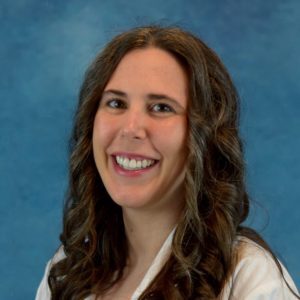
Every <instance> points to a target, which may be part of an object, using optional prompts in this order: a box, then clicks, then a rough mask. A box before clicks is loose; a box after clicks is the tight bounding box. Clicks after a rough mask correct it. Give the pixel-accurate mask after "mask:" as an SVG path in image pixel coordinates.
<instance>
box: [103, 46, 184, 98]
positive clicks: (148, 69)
mask: <svg viewBox="0 0 300 300" xmlns="http://www.w3.org/2000/svg"><path fill="white" fill-rule="evenodd" d="M107 89H121V90H124V91H125V92H133V90H134V91H135V92H136V93H138V92H140V93H143V92H149V93H167V94H168V95H169V96H172V97H177V98H181V99H183V100H184V101H187V97H188V77H187V74H186V71H185V69H184V68H183V67H182V65H181V64H180V63H179V62H178V61H177V59H176V58H175V57H174V56H173V55H172V54H171V53H169V52H167V51H165V50H162V49H159V48H155V47H148V48H145V49H134V50H132V51H130V52H128V53H127V54H126V55H125V56H124V57H123V58H122V60H121V61H120V63H119V64H118V66H117V68H116V70H115V71H114V73H113V74H112V76H111V78H110V80H109V81H108V83H107V85H106V87H105V90H107Z"/></svg>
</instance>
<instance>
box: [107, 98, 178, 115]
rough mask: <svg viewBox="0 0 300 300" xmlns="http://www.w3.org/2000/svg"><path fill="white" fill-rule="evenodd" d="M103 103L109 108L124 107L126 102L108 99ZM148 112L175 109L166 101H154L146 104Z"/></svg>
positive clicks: (163, 111) (168, 111) (164, 111)
mask: <svg viewBox="0 0 300 300" xmlns="http://www.w3.org/2000/svg"><path fill="white" fill-rule="evenodd" d="M105 105H106V106H107V107H109V108H111V109H126V108H127V104H126V102H125V101H123V100H121V99H110V100H108V101H107V102H106V103H105ZM148 109H149V111H150V112H153V113H174V112H175V110H174V108H173V107H172V106H170V105H168V104H166V103H154V104H151V105H149V106H148Z"/></svg>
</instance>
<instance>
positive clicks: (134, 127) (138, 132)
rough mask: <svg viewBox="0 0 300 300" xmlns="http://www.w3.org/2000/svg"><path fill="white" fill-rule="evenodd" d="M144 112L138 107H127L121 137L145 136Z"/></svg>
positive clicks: (141, 137)
mask: <svg viewBox="0 0 300 300" xmlns="http://www.w3.org/2000/svg"><path fill="white" fill-rule="evenodd" d="M146 117H147V116H146V114H145V113H144V112H143V111H142V110H140V109H128V111H127V113H126V114H125V115H124V123H123V128H122V130H121V135H122V137H126V138H130V139H135V140H143V139H144V138H146V136H147V133H146Z"/></svg>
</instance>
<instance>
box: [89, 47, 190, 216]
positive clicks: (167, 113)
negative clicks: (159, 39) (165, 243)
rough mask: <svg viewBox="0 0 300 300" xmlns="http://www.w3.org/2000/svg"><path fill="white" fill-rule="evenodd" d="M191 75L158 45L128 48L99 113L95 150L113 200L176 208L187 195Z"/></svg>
mask: <svg viewBox="0 0 300 300" xmlns="http://www.w3.org/2000/svg"><path fill="white" fill-rule="evenodd" d="M187 102H188V79H187V75H186V73H185V70H184V69H183V67H182V66H181V65H180V64H179V63H178V62H177V60H176V59H175V58H174V57H173V56H172V55H171V54H169V53H168V52H166V51H164V50H160V49H158V48H154V47H150V48H146V49H137V50H132V51H131V52H129V53H127V54H126V55H125V56H124V57H123V59H122V60H121V62H120V63H119V65H118V66H117V68H116V70H115V72H114V73H113V75H112V77H111V78H110V80H109V82H108V83H107V85H106V87H105V89H104V92H103V95H102V98H101V102H100V105H99V108H98V111H97V113H96V117H95V120H94V129H93V152H94V159H95V162H96V166H97V169H98V171H99V174H100V176H101V178H102V181H103V183H104V185H105V187H106V189H107V191H108V193H109V194H110V196H111V198H112V199H113V201H115V202H116V203H117V204H119V205H120V206H122V207H123V208H126V207H128V208H135V209H141V208H147V209H149V208H155V209H159V210H161V209H164V208H167V209H170V208H172V207H179V204H180V203H181V202H182V201H183V197H184V195H183V194H184V189H183V181H184V177H185V168H186V166H185V165H186V157H187V146H186V142H187V141H186V140H187Z"/></svg>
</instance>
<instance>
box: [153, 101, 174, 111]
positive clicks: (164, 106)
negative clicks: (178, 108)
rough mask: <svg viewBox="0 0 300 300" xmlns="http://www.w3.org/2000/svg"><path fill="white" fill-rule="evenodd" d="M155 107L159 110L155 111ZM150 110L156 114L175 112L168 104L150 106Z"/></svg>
mask: <svg viewBox="0 0 300 300" xmlns="http://www.w3.org/2000/svg"><path fill="white" fill-rule="evenodd" d="M155 107H159V110H156V109H155ZM150 110H151V111H154V112H155V113H156V112H161V113H171V112H175V110H174V109H173V108H172V107H171V106H170V105H168V104H165V103H155V104H153V105H150Z"/></svg>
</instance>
